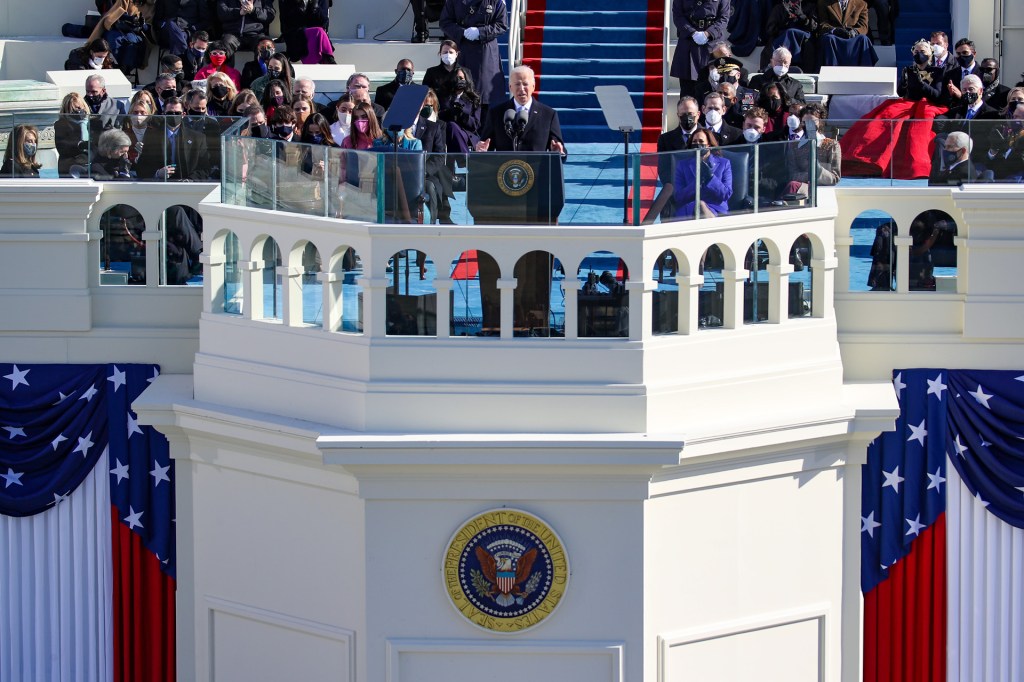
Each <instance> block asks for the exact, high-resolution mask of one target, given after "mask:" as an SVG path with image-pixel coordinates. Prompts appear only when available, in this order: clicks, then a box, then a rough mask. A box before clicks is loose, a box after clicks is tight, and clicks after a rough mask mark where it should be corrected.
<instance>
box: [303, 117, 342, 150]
mask: <svg viewBox="0 0 1024 682" xmlns="http://www.w3.org/2000/svg"><path fill="white" fill-rule="evenodd" d="M299 141H300V142H305V143H307V144H320V145H324V146H326V147H340V146H341V145H340V144H339V143H338V141H337V140H335V139H334V136H333V135H332V134H331V125H330V124H329V123H328V122H327V118H326V117H325V116H324V115H323V114H316V113H314V114H310V116H309V118H307V119H306V123H305V125H303V127H302V137H301V139H300V140H299Z"/></svg>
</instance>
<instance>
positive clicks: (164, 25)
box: [154, 0, 213, 80]
mask: <svg viewBox="0 0 1024 682" xmlns="http://www.w3.org/2000/svg"><path fill="white" fill-rule="evenodd" d="M211 10H212V7H211V3H209V2H205V1H204V0H159V1H158V3H157V7H156V18H155V22H154V23H155V24H156V27H157V42H158V43H159V44H160V45H161V46H162V47H166V48H167V49H168V50H170V52H171V54H185V51H186V50H187V49H188V43H189V36H194V35H195V34H196V33H197V32H199V31H206V30H207V29H209V28H210V27H211V26H212V25H213V12H212V11H211ZM206 40H209V38H207V39H206ZM200 61H202V60H201V59H200ZM192 73H193V74H194V73H195V70H193V71H192ZM189 80H191V79H189Z"/></svg>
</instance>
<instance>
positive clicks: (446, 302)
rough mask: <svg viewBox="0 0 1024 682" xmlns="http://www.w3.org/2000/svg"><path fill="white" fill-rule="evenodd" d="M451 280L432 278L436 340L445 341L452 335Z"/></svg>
mask: <svg viewBox="0 0 1024 682" xmlns="http://www.w3.org/2000/svg"><path fill="white" fill-rule="evenodd" d="M452 284H453V282H452V280H451V279H449V278H447V277H445V278H443V279H442V278H441V277H435V278H434V291H436V292H437V294H436V296H437V338H439V339H447V338H448V337H450V336H451V335H452V297H451V292H452Z"/></svg>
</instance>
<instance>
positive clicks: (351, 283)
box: [327, 246, 363, 334]
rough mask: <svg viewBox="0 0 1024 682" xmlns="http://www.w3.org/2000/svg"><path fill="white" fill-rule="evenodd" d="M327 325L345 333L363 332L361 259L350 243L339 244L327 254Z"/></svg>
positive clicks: (331, 329)
mask: <svg viewBox="0 0 1024 682" xmlns="http://www.w3.org/2000/svg"><path fill="white" fill-rule="evenodd" d="M331 274H332V276H333V279H332V281H331V282H330V284H329V287H330V289H329V303H328V310H329V314H330V315H331V317H330V318H329V325H328V326H327V329H328V330H329V331H334V332H346V333H349V334H361V333H363V287H362V286H360V285H359V284H358V280H359V279H360V278H361V277H362V276H363V260H362V258H360V257H359V254H358V253H356V250H355V249H353V248H352V247H347V246H343V247H341V248H339V249H337V250H336V251H335V252H334V254H333V255H332V256H331Z"/></svg>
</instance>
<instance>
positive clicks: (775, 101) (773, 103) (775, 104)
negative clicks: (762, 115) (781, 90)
mask: <svg viewBox="0 0 1024 682" xmlns="http://www.w3.org/2000/svg"><path fill="white" fill-rule="evenodd" d="M768 108H769V109H771V110H772V111H778V110H779V109H781V108H782V100H781V99H779V98H778V97H772V98H770V99H769V100H768Z"/></svg>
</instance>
